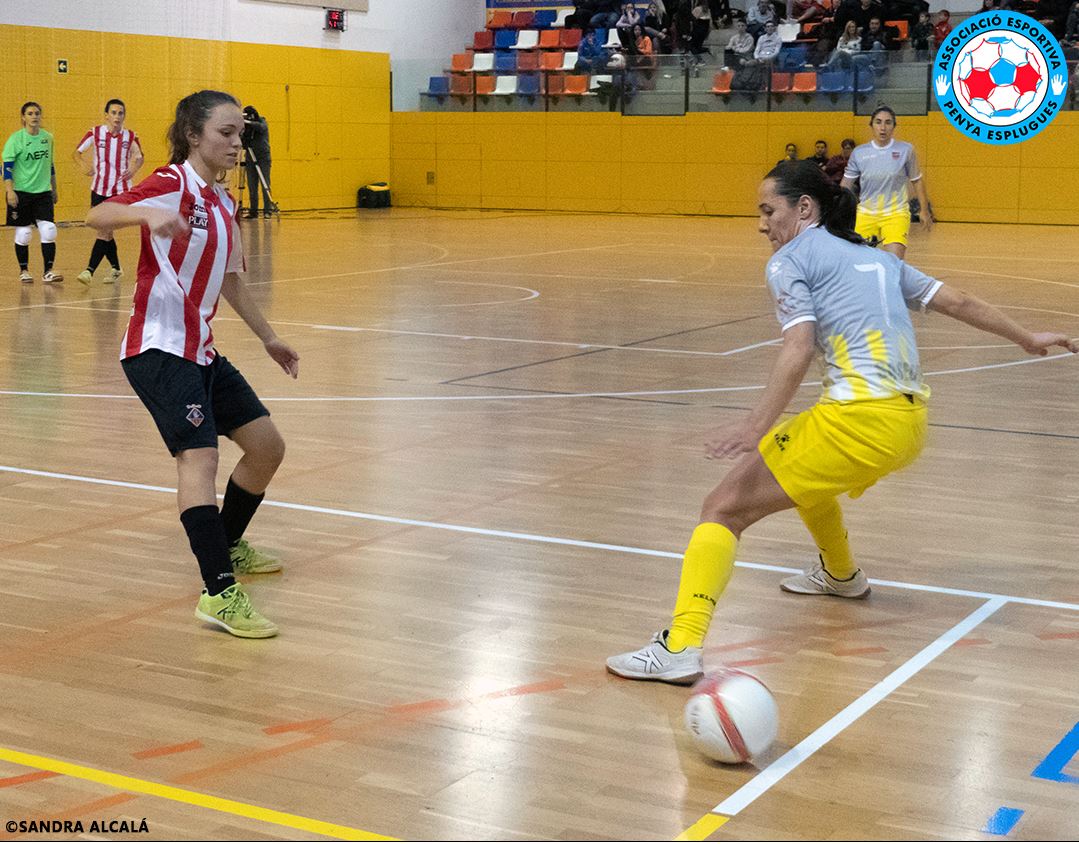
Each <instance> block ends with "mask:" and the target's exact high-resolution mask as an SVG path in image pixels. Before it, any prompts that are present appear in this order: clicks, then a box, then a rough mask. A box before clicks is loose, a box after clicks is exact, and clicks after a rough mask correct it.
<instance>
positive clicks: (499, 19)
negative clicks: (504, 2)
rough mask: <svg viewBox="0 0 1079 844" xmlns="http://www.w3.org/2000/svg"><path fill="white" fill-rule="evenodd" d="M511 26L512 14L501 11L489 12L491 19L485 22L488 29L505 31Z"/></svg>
mask: <svg viewBox="0 0 1079 844" xmlns="http://www.w3.org/2000/svg"><path fill="white" fill-rule="evenodd" d="M512 24H513V14H512V13H511V12H505V11H502V10H501V9H498V10H495V11H494V12H491V17H490V19H489V20H488V21H487V28H488V29H507V28H508V27H510V26H511V25H512Z"/></svg>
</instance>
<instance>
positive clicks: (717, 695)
mask: <svg viewBox="0 0 1079 844" xmlns="http://www.w3.org/2000/svg"><path fill="white" fill-rule="evenodd" d="M685 718H686V729H687V730H689V734H690V735H691V736H692V737H693V743H694V744H695V745H696V746H697V749H698V750H700V751H701V753H703V754H704V755H705V756H708V757H710V758H712V759H715V760H716V761H717V762H726V763H729V764H738V763H740V762H747V761H749V760H750V759H752V758H753V757H754V756H757V755H759V754H761V753H763V752H764V751H765V750H767V749H768V748H769V747H771V745H772V742H774V741H775V739H776V735H777V734H778V732H779V706H778V705H777V704H776V701H775V698H774V697H772V693H771V692H770V691H768V687H767V686H765V685H764V683H762V682H761V681H760V680H758V679H757V678H756V677H754V676H753V675H752V674H747V673H746V672H744V671H739V670H738V669H736V668H724V669H722V670H720V671H718V672H716V673H714V674H708V675H705V676H704V677H703V678H701V680H699V681H698V682H697V684H696V685H695V686H694V687H693V690H692V692H691V693H690V697H689V700H688V701H686V710H685Z"/></svg>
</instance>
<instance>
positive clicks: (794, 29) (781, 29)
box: [776, 23, 802, 44]
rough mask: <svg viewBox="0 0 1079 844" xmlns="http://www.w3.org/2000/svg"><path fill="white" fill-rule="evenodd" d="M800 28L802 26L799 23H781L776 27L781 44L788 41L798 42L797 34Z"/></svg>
mask: <svg viewBox="0 0 1079 844" xmlns="http://www.w3.org/2000/svg"><path fill="white" fill-rule="evenodd" d="M801 28H802V25H801V24H800V23H781V24H780V25H779V26H777V27H776V32H778V33H779V37H780V38H781V39H782V41H783V43H784V44H786V43H787V42H788V41H797V40H798V32H799V31H800V30H801Z"/></svg>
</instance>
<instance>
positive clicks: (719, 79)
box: [712, 70, 734, 94]
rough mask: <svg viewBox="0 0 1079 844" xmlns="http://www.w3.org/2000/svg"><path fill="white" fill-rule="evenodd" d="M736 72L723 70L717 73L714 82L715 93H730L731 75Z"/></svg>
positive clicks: (713, 90)
mask: <svg viewBox="0 0 1079 844" xmlns="http://www.w3.org/2000/svg"><path fill="white" fill-rule="evenodd" d="M732 76H734V73H733V72H732V71H730V70H721V71H720V72H719V73H717V74H716V78H715V80H714V81H713V82H712V93H713V94H729V93H730V92H731V77H732Z"/></svg>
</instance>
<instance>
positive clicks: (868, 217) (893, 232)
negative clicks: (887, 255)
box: [854, 209, 910, 246]
mask: <svg viewBox="0 0 1079 844" xmlns="http://www.w3.org/2000/svg"><path fill="white" fill-rule="evenodd" d="M854 230H855V231H856V232H858V234H860V235H861V236H862V237H864V238H865V239H866V240H869V238H871V237H877V238H879V239H880V241H881V243H901V244H903V245H904V246H906V245H907V240H908V238H909V236H910V212H909V211H901V212H899V213H898V214H884V215H879V214H867V213H865V212H864V211H862V210H861V209H859V211H858V216H857V218H856V219H855V223H854Z"/></svg>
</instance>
